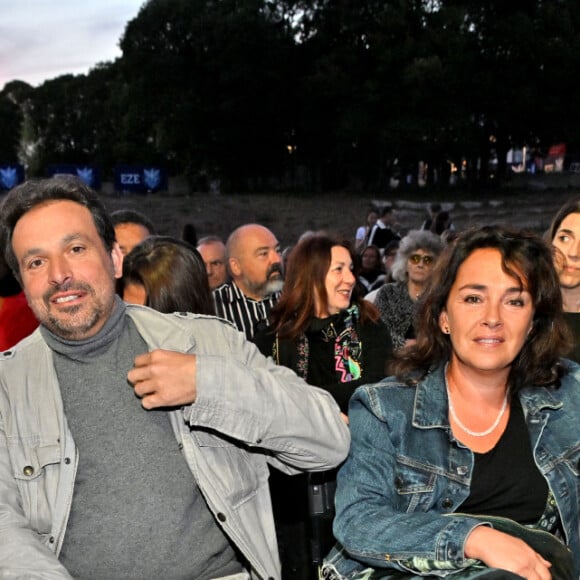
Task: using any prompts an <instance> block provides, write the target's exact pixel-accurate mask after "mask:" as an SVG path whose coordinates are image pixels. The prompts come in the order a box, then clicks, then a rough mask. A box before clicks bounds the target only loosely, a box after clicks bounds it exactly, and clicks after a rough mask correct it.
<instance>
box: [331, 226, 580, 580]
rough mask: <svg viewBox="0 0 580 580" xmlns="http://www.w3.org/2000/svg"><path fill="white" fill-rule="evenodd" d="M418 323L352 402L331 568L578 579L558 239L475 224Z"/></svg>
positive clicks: (577, 468) (575, 478) (578, 400)
mask: <svg viewBox="0 0 580 580" xmlns="http://www.w3.org/2000/svg"><path fill="white" fill-rule="evenodd" d="M417 328H418V333H417V343H416V345H415V346H414V347H411V348H409V349H405V350H403V351H401V353H399V355H398V356H397V357H396V360H395V362H394V364H393V367H392V368H393V372H394V375H395V376H393V377H391V378H389V379H386V380H384V381H382V382H381V383H378V384H376V385H369V386H365V387H360V388H359V389H358V390H357V392H356V393H355V395H354V397H353V399H352V401H351V406H350V412H349V417H350V426H351V434H352V444H351V451H350V454H349V457H348V459H347V462H346V463H345V465H344V466H343V467H342V468H341V470H340V472H339V476H338V490H337V495H336V510H337V514H336V519H335V522H334V533H335V536H336V538H337V539H338V541H339V542H340V544H339V545H338V546H337V547H336V548H335V549H334V550H333V552H331V554H330V555H329V557H328V559H327V561H326V564H325V568H324V573H325V578H329V579H331V578H393V579H394V578H408V577H416V576H428V577H431V578H434V577H444V576H447V575H453V576H452V577H453V578H475V577H477V578H480V577H481V578H483V577H484V576H485V577H489V578H492V577H493V578H521V577H524V578H526V579H527V580H548V579H550V578H554V579H555V578H563V579H566V580H573V579H577V578H578V573H579V571H580V538H579V511H580V508H579V506H580V489H579V481H580V479H579V473H580V464H579V463H580V420H579V419H580V384H579V383H580V367H578V366H577V365H576V364H575V363H572V362H571V361H567V360H565V359H562V358H561V356H562V355H564V354H565V353H566V352H567V351H568V349H569V348H570V340H571V338H570V335H569V331H568V329H567V327H566V325H565V322H564V321H563V317H562V303H561V293H560V289H559V283H558V277H557V275H556V272H555V270H554V267H553V263H552V256H551V252H550V249H549V248H548V246H547V245H545V244H544V242H543V241H542V240H540V239H539V238H538V237H536V236H533V235H530V234H524V233H521V232H518V233H513V232H510V231H508V230H504V229H499V228H483V229H480V230H478V231H470V232H466V233H465V234H463V236H461V237H460V239H459V240H458V241H457V242H456V244H455V245H454V246H452V247H449V248H448V249H447V250H446V251H445V252H444V254H443V255H442V256H441V258H440V260H439V262H438V264H437V266H436V269H435V271H434V273H433V277H432V279H431V282H430V285H429V288H428V289H427V290H426V292H425V294H424V295H423V299H422V303H421V305H420V308H419V311H418V321H417ZM574 567H575V569H576V570H575V571H574Z"/></svg>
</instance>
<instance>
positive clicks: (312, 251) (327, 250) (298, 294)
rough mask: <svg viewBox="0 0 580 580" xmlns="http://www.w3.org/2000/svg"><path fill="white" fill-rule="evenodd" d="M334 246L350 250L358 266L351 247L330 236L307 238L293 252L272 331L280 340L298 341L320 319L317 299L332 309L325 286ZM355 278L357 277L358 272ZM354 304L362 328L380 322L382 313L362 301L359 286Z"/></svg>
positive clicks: (315, 235) (354, 293)
mask: <svg viewBox="0 0 580 580" xmlns="http://www.w3.org/2000/svg"><path fill="white" fill-rule="evenodd" d="M334 246H342V247H343V248H346V249H347V250H348V252H349V254H350V257H351V260H352V261H353V263H355V261H354V256H353V253H352V249H351V247H350V244H349V243H348V242H346V241H343V240H339V239H338V238H335V237H333V236H329V235H327V234H312V235H310V236H307V237H305V238H303V239H302V240H300V241H299V242H298V243H297V244H296V246H295V247H294V248H293V249H292V251H291V252H290V256H289V258H288V269H287V270H286V275H285V279H284V289H283V290H282V294H281V296H280V299H279V300H278V303H277V304H276V306H274V308H273V309H272V317H271V322H272V327H273V329H274V330H275V331H276V332H277V333H278V334H279V336H280V338H295V337H296V336H298V335H299V334H300V333H302V332H304V330H305V329H306V328H307V327H308V325H309V323H310V320H311V319H312V318H313V317H314V316H315V315H316V310H315V296H318V297H319V300H320V302H321V306H322V308H323V309H325V308H326V307H327V306H328V297H327V295H326V286H325V282H326V274H327V273H328V269H329V267H330V261H331V254H332V248H333V247H334ZM353 274H354V275H355V277H356V275H357V272H353ZM354 303H356V304H357V305H358V307H359V310H360V321H361V323H362V324H364V323H365V322H368V321H376V320H378V319H379V312H378V310H377V309H376V308H375V307H374V306H373V305H372V304H371V303H370V302H367V301H365V300H363V299H362V296H361V294H360V293H359V290H358V288H357V285H356V284H355V287H354V289H353V293H352V297H351V304H354Z"/></svg>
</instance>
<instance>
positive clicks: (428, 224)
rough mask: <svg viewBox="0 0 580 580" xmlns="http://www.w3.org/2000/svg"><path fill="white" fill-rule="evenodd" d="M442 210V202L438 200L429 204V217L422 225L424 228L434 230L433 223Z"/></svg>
mask: <svg viewBox="0 0 580 580" xmlns="http://www.w3.org/2000/svg"><path fill="white" fill-rule="evenodd" d="M440 211H441V204H440V203H437V202H433V203H430V204H429V217H428V218H427V219H426V220H425V221H424V222H423V224H422V225H421V229H422V230H428V231H430V232H431V231H433V229H432V228H433V224H434V223H435V220H436V219H437V216H438V215H439V212H440Z"/></svg>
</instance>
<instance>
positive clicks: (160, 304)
mask: <svg viewBox="0 0 580 580" xmlns="http://www.w3.org/2000/svg"><path fill="white" fill-rule="evenodd" d="M131 283H133V284H141V285H142V286H143V287H144V288H145V293H146V296H147V300H146V306H149V307H150V308H153V309H154V310H158V311H159V312H194V313H196V314H215V308H214V301H213V297H212V294H211V291H210V289H209V282H208V279H207V272H206V270H205V264H204V263H203V260H202V258H201V256H200V254H199V252H198V251H197V250H196V249H195V248H194V247H192V246H190V245H189V244H188V243H187V242H184V241H183V240H178V239H177V238H172V237H169V236H151V237H149V238H146V239H145V240H143V241H142V242H141V243H140V244H137V245H136V246H135V247H134V248H133V249H132V250H131V251H130V252H129V253H128V254H127V255H126V256H125V258H124V259H123V277H122V279H121V289H120V290H121V294H122V292H123V288H124V287H125V285H127V284H131Z"/></svg>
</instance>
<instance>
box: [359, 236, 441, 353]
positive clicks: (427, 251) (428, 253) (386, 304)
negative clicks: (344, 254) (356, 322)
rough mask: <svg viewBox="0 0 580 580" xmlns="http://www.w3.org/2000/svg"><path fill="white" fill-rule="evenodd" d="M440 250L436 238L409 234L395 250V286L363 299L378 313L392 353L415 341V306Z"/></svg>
mask: <svg viewBox="0 0 580 580" xmlns="http://www.w3.org/2000/svg"><path fill="white" fill-rule="evenodd" d="M442 249H443V242H442V241H441V238H440V237H439V236H436V235H435V234H433V233H431V232H428V231H424V230H411V231H410V232H409V233H408V234H407V235H406V236H405V237H404V238H403V239H402V240H401V243H400V245H399V249H398V250H397V256H396V258H395V262H394V263H393V269H392V276H393V279H394V280H395V282H392V283H390V284H384V285H383V286H381V287H380V288H379V290H378V292H376V293H373V295H368V296H365V299H366V300H369V301H372V302H373V304H374V305H375V306H376V307H377V308H378V309H379V312H380V313H381V319H382V321H383V322H384V323H385V325H386V326H387V328H388V329H389V332H390V334H391V340H392V342H393V348H394V349H395V350H398V349H400V348H403V347H404V346H409V345H410V344H412V343H413V341H414V339H415V327H414V323H413V318H414V315H415V309H416V303H417V300H418V299H419V297H420V296H421V294H422V293H423V291H424V290H425V287H426V286H427V282H428V281H429V277H430V276H431V273H432V271H433V266H434V264H435V261H436V259H437V257H438V256H439V254H440V253H441V250H442Z"/></svg>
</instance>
